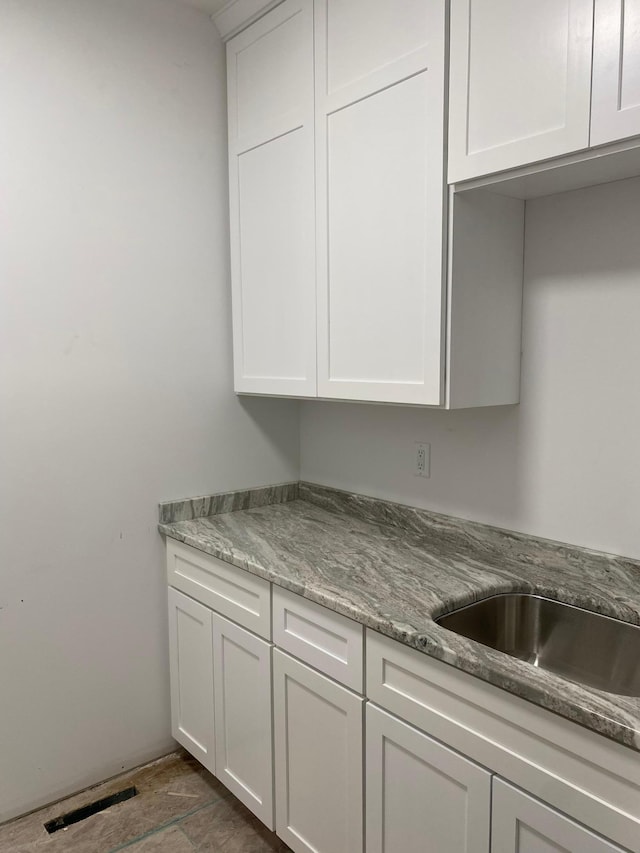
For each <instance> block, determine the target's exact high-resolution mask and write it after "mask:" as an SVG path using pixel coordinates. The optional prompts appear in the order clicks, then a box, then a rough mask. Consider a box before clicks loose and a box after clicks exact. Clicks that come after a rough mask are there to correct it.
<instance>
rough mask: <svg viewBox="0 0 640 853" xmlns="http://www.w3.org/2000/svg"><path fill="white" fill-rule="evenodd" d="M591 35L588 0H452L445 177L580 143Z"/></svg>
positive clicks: (583, 141)
mask: <svg viewBox="0 0 640 853" xmlns="http://www.w3.org/2000/svg"><path fill="white" fill-rule="evenodd" d="M602 5H604V6H618V8H619V7H620V2H611V0H605V2H604V3H603V4H602ZM636 5H638V0H636ZM636 38H638V35H637V33H636ZM592 44H593V0H518V2H517V3H516V2H513V0H453V2H452V4H451V53H450V56H451V59H450V96H449V97H450V100H449V183H455V182H456V181H463V180H466V179H468V178H474V177H477V176H479V175H485V174H489V173H491V172H500V171H503V170H505V169H511V168H514V167H517V166H524V165H526V164H528V163H533V162H536V161H539V160H545V159H548V158H551V157H557V156H559V155H562V154H567V153H570V152H573V151H579V150H580V149H585V148H587V147H588V145H589V116H590V99H591V52H592ZM616 71H617V69H616ZM637 91H638V82H637V81H636V92H637Z"/></svg>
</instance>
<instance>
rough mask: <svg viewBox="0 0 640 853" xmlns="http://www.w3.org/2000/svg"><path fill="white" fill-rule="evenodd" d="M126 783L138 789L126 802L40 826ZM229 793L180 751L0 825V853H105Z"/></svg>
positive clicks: (126, 785) (119, 788)
mask: <svg viewBox="0 0 640 853" xmlns="http://www.w3.org/2000/svg"><path fill="white" fill-rule="evenodd" d="M129 785H135V786H136V787H137V789H138V791H139V794H138V796H136V797H133V798H132V799H131V800H127V801H126V802H124V803H120V804H118V805H116V806H112V807H111V808H109V809H107V810H105V811H103V812H100V813H99V814H96V815H93V816H92V817H90V818H87V819H86V820H83V821H81V822H80V823H77V824H74V825H73V826H71V827H69V828H68V829H66V830H59V831H58V832H55V833H53V834H52V835H49V834H48V833H47V832H46V830H45V829H44V826H43V824H44V823H45V822H46V821H48V820H51V819H52V818H53V817H56V816H57V815H60V814H64V813H66V812H68V811H71V810H73V809H75V808H78V807H80V806H82V805H85V804H87V803H91V802H93V801H94V800H97V799H100V798H102V797H105V796H108V795H109V794H110V793H114V792H115V791H118V790H121V789H122V788H126V787H128V786H129ZM228 796H230V794H229V792H228V791H227V789H226V788H225V787H224V786H223V785H222V784H221V783H220V782H218V781H217V780H216V779H215V778H214V777H213V776H212V775H211V774H210V773H208V772H207V771H206V770H205V769H204V768H203V767H202V766H201V765H200V764H199V763H198V762H197V761H195V759H193V758H191V757H190V756H189V755H187V753H185V752H182V751H181V752H178V753H174V754H172V755H170V756H167V757H165V758H163V759H159V760H158V761H156V762H153V763H152V764H149V765H146V766H145V767H143V768H140V769H138V770H134V771H131V772H129V773H126V774H123V775H122V776H119V777H118V778H116V779H113V780H111V781H109V782H106V783H103V784H101V785H98V786H96V787H94V788H91V789H89V790H88V791H84V792H82V793H81V794H77V795H75V796H73V797H70V798H69V799H67V800H64V801H62V802H61V803H57V804H55V805H53V806H48V807H47V808H45V809H42V810H41V811H39V812H35V813H34V814H32V815H28V816H26V817H24V818H21V819H18V820H16V821H13V822H12V823H9V824H6V825H5V826H4V827H0V851H2V853H5V852H6V853H58V852H59V853H107V851H110V850H112V849H114V848H116V847H118V846H119V845H122V844H125V843H127V842H129V841H132V840H134V839H137V838H140V837H141V836H144V835H146V834H147V833H149V832H151V831H152V830H154V829H157V828H160V827H162V826H163V825H165V824H168V823H172V822H175V821H177V820H179V819H180V818H181V817H183V816H185V815H188V814H191V813H193V812H194V810H197V809H199V808H202V807H203V806H204V805H209V804H211V803H213V802H215V801H217V800H219V799H220V798H221V797H228Z"/></svg>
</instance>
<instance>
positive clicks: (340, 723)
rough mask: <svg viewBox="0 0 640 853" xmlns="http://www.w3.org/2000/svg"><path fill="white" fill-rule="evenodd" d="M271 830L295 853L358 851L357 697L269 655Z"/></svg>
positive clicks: (360, 713) (360, 715) (359, 753)
mask: <svg viewBox="0 0 640 853" xmlns="http://www.w3.org/2000/svg"><path fill="white" fill-rule="evenodd" d="M273 703H274V735H275V770H276V832H277V833H278V835H279V836H280V838H282V840H283V841H284V842H285V843H286V844H288V845H289V847H291V849H292V850H294V851H295V853H361V851H362V844H363V826H362V824H363V815H362V808H363V772H362V761H363V755H362V734H363V732H362V725H363V704H364V699H362V697H360V696H356V695H355V693H352V692H351V691H350V690H347V689H345V688H344V687H341V686H340V685H339V684H336V683H335V682H333V681H331V680H330V679H328V678H325V677H324V676H323V675H320V674H319V673H318V672H315V670H312V669H310V668H309V667H308V666H305V665H304V664H302V663H300V662H299V661H296V660H294V659H293V658H291V657H289V655H287V654H285V653H284V652H281V651H279V650H278V649H275V650H274V653H273Z"/></svg>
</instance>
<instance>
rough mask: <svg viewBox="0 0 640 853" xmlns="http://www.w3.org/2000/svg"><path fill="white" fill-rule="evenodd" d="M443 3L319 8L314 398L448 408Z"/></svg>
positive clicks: (352, 3) (395, 1)
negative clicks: (444, 350)
mask: <svg viewBox="0 0 640 853" xmlns="http://www.w3.org/2000/svg"><path fill="white" fill-rule="evenodd" d="M445 48H446V22H445V3H444V0H428V2H420V3H416V2H415V0H401V2H399V0H349V2H344V0H316V2H315V50H316V197H317V208H316V227H317V251H318V258H317V264H318V395H319V396H320V397H330V398H341V399H350V400H374V401H381V402H401V403H423V404H430V405H439V404H440V403H441V396H442V369H443V367H442V358H441V354H442V339H443V333H444V329H443V316H444V315H443V296H444V294H443V275H444V268H443V263H444V257H443V238H444V235H445V226H446V217H445V185H444V93H445Z"/></svg>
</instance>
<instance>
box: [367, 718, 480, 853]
mask: <svg viewBox="0 0 640 853" xmlns="http://www.w3.org/2000/svg"><path fill="white" fill-rule="evenodd" d="M366 725H367V737H366V744H367V746H366V762H365V763H366V769H367V807H366V826H367V833H366V834H367V853H399V851H402V853H425V850H433V851H437V853H489V839H490V811H491V774H490V773H489V772H488V771H486V770H484V769H483V768H481V767H479V766H478V765H477V764H474V763H473V762H472V761H468V760H467V759H466V758H463V757H462V756H461V755H460V754H458V753H457V752H454V751H453V750H451V749H448V748H447V747H445V746H443V745H442V744H440V743H438V742H437V741H435V740H433V739H432V738H430V737H428V736H427V735H425V734H423V733H422V732H419V731H418V730H417V729H414V728H413V727H412V726H408V725H407V724H406V723H403V722H402V721H401V720H398V719H396V718H395V717H392V716H391V715H390V714H387V713H386V712H385V711H381V710H380V709H379V708H376V707H375V706H374V705H371V704H367V714H366Z"/></svg>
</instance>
